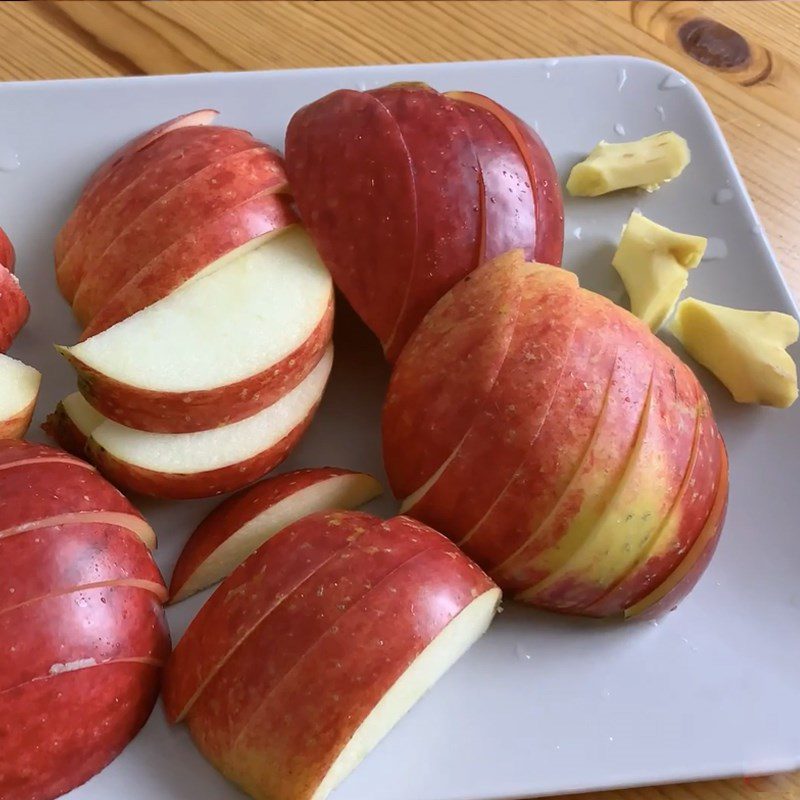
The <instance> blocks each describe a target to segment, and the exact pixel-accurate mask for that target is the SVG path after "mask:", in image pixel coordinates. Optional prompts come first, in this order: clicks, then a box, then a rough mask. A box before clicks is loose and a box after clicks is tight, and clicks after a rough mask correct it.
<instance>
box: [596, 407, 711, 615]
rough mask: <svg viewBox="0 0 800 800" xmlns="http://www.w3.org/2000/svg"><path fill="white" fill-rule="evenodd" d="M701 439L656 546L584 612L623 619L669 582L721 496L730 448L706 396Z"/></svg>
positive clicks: (699, 425) (701, 410) (700, 419)
mask: <svg viewBox="0 0 800 800" xmlns="http://www.w3.org/2000/svg"><path fill="white" fill-rule="evenodd" d="M696 436H697V440H696V441H695V442H694V443H693V447H692V454H691V458H690V462H689V466H688V469H687V471H686V475H685V476H684V481H683V485H682V486H681V487H680V489H679V492H678V496H677V497H676V499H675V501H674V503H673V507H672V509H670V516H669V517H668V518H667V519H666V520H665V521H664V523H663V526H662V529H661V530H660V531H659V533H658V535H657V537H656V538H654V540H653V543H652V545H651V546H650V547H649V548H648V550H647V551H646V553H644V554H643V557H642V558H641V560H640V561H639V562H638V563H637V564H636V565H635V566H634V567H633V568H632V569H631V570H629V571H628V572H627V573H626V574H625V576H624V577H623V578H621V579H620V581H619V582H618V583H616V584H615V585H614V586H613V587H612V588H611V589H609V590H608V591H607V592H606V593H605V594H604V595H603V597H601V598H600V599H599V600H597V601H595V602H594V603H593V604H591V605H590V606H588V607H587V608H586V609H584V611H583V613H584V614H586V615H588V616H599V617H607V616H614V615H621V614H622V613H623V612H624V611H625V609H626V608H629V607H630V606H632V605H634V604H635V603H636V602H638V601H639V600H641V599H643V598H644V597H645V596H647V595H648V594H650V592H651V591H653V590H654V589H655V588H656V587H657V586H659V585H660V584H661V583H663V582H664V581H665V580H666V579H667V578H668V576H669V575H670V574H671V573H672V572H673V571H674V570H675V568H676V567H677V565H678V564H679V563H680V562H681V561H682V560H683V557H684V555H685V554H686V552H687V551H688V550H689V548H691V546H692V545H693V543H694V541H695V540H696V539H697V537H698V536H699V535H700V532H701V531H702V529H703V526H704V524H705V520H706V519H707V518H708V515H709V513H710V509H711V506H712V505H713V503H714V498H715V497H716V494H717V482H718V481H719V480H720V479H721V454H722V452H723V449H724V445H723V447H722V448H721V447H720V442H721V439H720V435H719V431H718V430H717V427H716V425H715V423H714V417H713V414H712V412H711V407H710V405H709V403H708V398H707V397H706V396H705V392H702V394H701V397H700V399H699V413H698V419H697V434H696Z"/></svg>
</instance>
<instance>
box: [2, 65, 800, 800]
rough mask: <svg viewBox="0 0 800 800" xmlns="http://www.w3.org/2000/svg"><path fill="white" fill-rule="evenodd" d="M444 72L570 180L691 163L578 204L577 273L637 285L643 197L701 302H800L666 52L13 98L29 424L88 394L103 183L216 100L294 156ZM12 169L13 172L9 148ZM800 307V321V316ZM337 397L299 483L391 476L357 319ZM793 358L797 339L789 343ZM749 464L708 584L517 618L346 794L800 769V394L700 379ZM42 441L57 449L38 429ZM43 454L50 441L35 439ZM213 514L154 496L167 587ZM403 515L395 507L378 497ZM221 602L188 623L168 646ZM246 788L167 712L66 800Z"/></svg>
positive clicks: (498, 791) (736, 472)
mask: <svg viewBox="0 0 800 800" xmlns="http://www.w3.org/2000/svg"><path fill="white" fill-rule="evenodd" d="M402 80H417V81H427V82H429V83H431V84H432V85H433V86H435V87H436V88H438V89H441V90H446V89H471V90H475V91H478V92H484V93H486V94H488V95H491V96H492V97H493V98H495V99H496V100H499V101H500V102H501V103H504V104H505V105H507V106H509V107H510V108H511V109H512V110H513V111H515V112H516V113H517V114H519V115H520V116H521V117H523V118H524V119H525V120H527V121H528V122H529V123H530V124H532V125H534V126H535V127H536V128H537V129H538V130H539V132H540V133H541V135H542V137H543V138H544V140H545V142H546V143H547V145H548V146H549V147H550V149H551V151H552V153H553V156H554V158H555V161H556V164H557V166H558V168H559V171H560V174H561V176H562V179H563V178H565V177H566V175H567V173H568V170H569V168H570V166H571V165H572V164H573V163H574V162H575V161H576V160H578V159H579V158H581V157H583V155H584V154H585V153H586V152H587V151H588V150H589V149H590V148H591V147H592V146H593V145H594V144H596V143H597V141H598V140H599V139H603V138H605V139H609V140H612V141H614V140H624V139H626V138H627V139H634V138H638V137H640V136H643V135H645V134H650V133H654V132H656V131H659V130H662V129H665V128H669V129H673V130H676V131H678V132H679V133H681V134H682V135H683V136H685V137H686V138H687V139H688V141H689V145H690V147H691V151H692V163H691V166H690V167H689V168H688V169H687V170H686V172H685V174H684V175H682V176H681V177H680V179H679V180H676V181H674V182H672V183H670V184H668V185H666V186H664V187H663V188H662V189H661V190H660V191H658V192H656V193H655V194H653V195H647V194H644V193H635V192H629V193H619V194H617V195H614V196H610V197H605V198H598V199H590V200H568V201H567V220H566V253H565V258H564V263H565V264H566V265H568V266H570V267H572V268H574V269H576V270H577V272H578V273H579V275H580V278H581V282H582V283H583V285H584V286H587V287H589V288H592V289H596V290H599V291H601V292H604V293H605V294H608V295H609V296H610V297H612V298H613V299H615V300H621V299H622V298H623V297H624V295H623V292H622V287H621V284H620V282H619V281H618V279H617V277H616V274H615V272H614V271H613V269H612V268H611V266H610V261H611V254H612V252H613V246H614V243H615V242H616V239H617V237H618V235H619V231H620V228H621V226H622V224H623V222H624V221H625V220H626V219H627V216H628V214H629V213H630V211H631V210H632V209H633V208H634V207H636V206H638V207H640V208H641V209H642V211H643V212H644V213H645V214H647V215H648V216H650V217H653V218H655V219H656V220H657V221H659V222H662V223H664V224H666V225H668V226H670V227H674V228H677V229H678V230H681V231H687V232H696V233H701V234H704V235H707V236H710V237H714V239H712V241H711V244H710V247H709V255H708V257H707V259H706V263H704V264H703V265H702V266H701V267H700V269H698V270H696V271H695V272H693V273H692V277H691V281H690V287H689V289H690V293H691V294H692V295H695V296H697V297H700V298H703V299H707V300H712V301H715V302H719V303H724V304H728V305H733V306H739V307H746V308H758V309H779V310H782V311H789V312H792V311H793V306H792V301H791V299H790V297H789V293H788V292H787V290H786V287H785V285H784V283H783V281H782V279H781V276H780V273H779V271H778V267H777V265H776V263H775V260H774V257H773V255H772V254H771V251H770V249H769V246H768V244H767V242H766V241H765V239H764V235H763V232H762V230H761V227H760V225H759V223H758V220H757V219H756V216H755V213H754V211H753V207H752V205H751V203H750V200H749V198H748V196H747V194H746V192H745V189H744V186H743V185H742V181H741V178H740V177H739V174H738V173H737V171H736V168H735V166H734V164H733V161H732V160H731V156H730V153H729V151H728V148H727V146H726V144H725V142H724V141H723V139H722V136H721V134H720V131H719V129H718V127H717V125H716V123H715V121H714V119H713V118H712V116H711V113H710V111H709V109H708V107H707V106H706V104H705V102H704V101H703V99H702V98H701V96H700V94H699V93H698V92H697V90H696V89H695V88H694V87H693V86H692V85H691V84H688V83H687V82H686V81H685V80H684V79H683V78H681V77H680V76H679V75H678V74H677V73H674V72H672V71H671V70H669V69H668V68H667V67H665V66H663V65H660V64H657V63H655V62H650V61H643V60H638V59H633V58H623V57H587V58H566V59H560V60H555V59H551V60H548V61H508V62H496V63H472V64H439V65H418V66H394V67H363V68H362V67H359V68H344V69H320V70H303V71H287V72H265V73H250V74H218V75H191V76H175V77H159V78H132V79H104V80H92V81H64V82H52V83H20V84H5V85H2V86H0V109H2V112H1V113H0V164H2V165H5V166H13V165H14V164H15V163H16V161H17V160H18V161H19V168H18V169H14V170H12V171H6V172H0V224H2V225H3V226H4V227H6V228H7V230H8V231H9V233H10V235H11V236H12V238H13V240H14V242H15V243H16V245H17V248H18V251H19V261H20V267H19V274H20V277H21V280H22V283H23V285H24V287H25V289H26V290H27V291H28V292H29V294H30V297H31V302H32V306H33V314H32V317H31V322H30V324H29V325H28V327H27V328H26V329H25V331H24V332H23V333H22V335H21V336H20V337H19V339H18V341H17V343H16V344H15V347H14V348H13V351H12V353H13V355H15V356H18V357H20V358H22V359H25V360H26V361H29V362H30V363H33V364H34V365H36V366H37V367H38V368H39V369H41V370H42V371H43V372H44V374H45V380H44V386H43V392H42V396H41V400H40V404H39V413H38V415H37V418H36V424H38V423H39V422H41V420H42V419H43V417H44V416H45V415H46V414H47V413H48V411H50V410H51V409H52V408H53V406H54V405H55V403H56V401H57V400H58V399H59V398H60V397H62V396H63V395H65V394H66V393H68V392H70V391H72V390H73V387H74V378H73V375H72V373H71V371H70V369H69V368H68V366H67V365H66V363H64V362H63V361H62V360H61V359H60V358H59V357H58V356H57V355H56V354H55V353H54V352H53V350H52V348H51V347H50V345H51V343H52V342H61V343H68V342H72V341H74V339H75V336H76V334H77V332H78V330H77V327H76V325H75V323H74V322H73V321H72V318H71V315H70V312H69V309H68V307H67V305H66V304H65V303H64V302H63V301H62V300H61V298H60V296H59V295H58V292H57V290H56V284H55V280H54V276H53V272H52V257H51V246H52V242H53V238H54V236H55V234H56V231H57V229H58V227H59V226H60V224H61V223H62V222H63V220H64V219H65V218H66V216H67V214H68V212H69V209H70V207H71V206H72V204H73V203H74V201H75V198H76V196H77V193H78V191H79V189H80V187H81V185H82V183H83V181H84V180H85V179H86V177H87V176H88V174H89V173H90V171H91V170H92V169H93V168H94V167H95V166H96V165H97V164H98V163H99V162H100V161H101V160H102V159H104V158H105V157H106V156H107V155H108V154H109V152H110V151H111V150H112V149H113V148H115V147H117V146H118V145H119V144H120V143H122V142H123V141H125V140H126V139H128V138H129V137H130V136H132V135H133V134H135V133H138V132H139V131H141V130H143V129H145V128H147V127H149V126H150V125H152V124H154V123H156V122H159V121H161V120H164V119H166V118H169V117H173V116H175V115H176V114H178V113H182V112H185V111H189V110H192V109H195V108H201V107H207V106H212V107H215V108H218V109H219V110H220V111H221V112H222V117H221V123H222V124H226V125H233V126H239V127H243V128H247V129H249V130H251V131H253V133H254V134H255V135H256V136H259V137H261V138H263V139H265V140H266V141H268V142H270V143H271V144H273V145H276V146H278V147H280V146H281V145H282V143H283V133H284V130H285V127H286V124H287V122H288V120H289V118H290V116H291V115H292V113H293V112H294V111H295V110H297V109H298V108H299V107H300V106H302V105H304V104H305V103H308V102H310V101H312V100H314V99H316V98H317V97H319V96H321V95H323V94H325V93H327V92H329V91H332V90H333V89H337V88H340V87H351V88H361V89H364V88H370V87H374V86H378V85H382V84H385V83H389V82H392V81H402ZM15 156H18V159H17V158H15ZM795 313H796V312H795ZM336 338H337V341H338V350H337V361H336V366H335V368H334V374H333V379H332V381H331V385H330V388H329V390H328V393H327V396H326V399H325V401H324V404H323V407H322V409H321V411H320V413H319V414H318V416H317V418H316V420H315V422H314V424H313V426H312V429H311V431H310V432H309V434H308V435H307V436H306V438H305V439H304V441H303V442H302V444H301V446H300V447H299V448H298V449H297V450H296V451H295V452H294V454H293V455H292V457H291V458H290V459H289V460H288V461H287V462H286V463H285V464H284V467H283V468H285V469H289V468H295V467H301V466H315V465H317V466H318V465H326V464H331V465H337V466H346V467H354V468H357V469H363V470H368V471H370V472H373V473H375V474H377V475H379V476H381V477H382V476H383V470H382V466H381V456H380V436H379V414H380V405H381V400H382V394H383V391H384V388H385V384H386V379H387V375H388V371H387V368H386V366H385V365H384V364H383V362H382V359H381V356H380V352H379V348H378V346H377V345H376V343H375V342H374V341H373V340H372V338H371V337H370V335H369V334H368V333H367V331H366V330H365V329H364V328H363V327H362V326H361V324H360V323H359V322H358V321H357V320H356V319H355V318H354V316H353V315H352V313H350V312H349V311H345V310H343V309H340V313H339V317H338V322H337V332H336ZM793 352H794V355H795V358H797V357H798V355H799V353H798V349H797V348H794V351H793ZM699 372H700V376H701V379H702V380H703V382H704V384H705V385H706V387H707V388H708V390H709V392H710V395H711V398H712V402H713V405H714V408H715V409H716V412H717V415H718V418H719V421H720V425H721V428H722V431H723V433H724V435H725V438H726V440H727V442H728V447H729V449H730V456H731V463H732V473H731V475H732V477H731V500H730V509H729V513H728V522H727V525H726V528H725V532H724V535H723V539H722V543H721V545H720V548H719V551H718V554H717V556H716V558H715V560H714V562H713V564H712V566H711V568H710V569H709V571H708V573H707V574H706V575H705V577H704V578H703V579H702V581H701V582H700V585H699V586H698V588H697V589H696V591H694V592H693V593H692V595H691V596H690V597H689V598H688V599H687V600H686V601H685V602H684V603H683V605H682V606H681V607H680V608H679V609H678V610H677V611H676V612H674V613H673V614H671V615H669V616H668V617H667V618H665V619H664V620H663V621H662V622H661V623H660V624H658V625H656V624H655V623H652V624H641V623H640V624H629V625H618V624H604V623H596V622H587V621H580V620H571V619H565V618H559V617H555V616H551V615H546V614H540V613H536V612H534V611H531V610H527V609H523V608H514V607H509V608H507V609H506V611H505V613H504V614H503V615H502V616H501V617H500V618H499V620H498V621H497V622H496V624H495V625H494V627H493V628H492V630H491V632H490V633H489V634H488V635H487V636H486V637H485V638H484V639H483V640H482V641H481V642H480V643H479V644H478V645H477V646H476V647H475V648H474V649H473V650H472V651H471V652H470V653H469V654H468V656H467V657H466V658H464V659H463V661H462V662H460V663H459V664H458V665H457V666H456V667H455V668H454V669H453V670H452V671H451V672H450V673H449V674H448V675H447V676H446V677H445V678H444V679H443V680H442V681H441V682H440V683H439V684H438V685H437V686H436V687H435V688H434V690H433V691H431V693H430V694H429V695H428V696H427V697H425V698H424V699H423V700H422V702H420V703H419V705H418V706H417V707H416V708H414V709H413V711H412V712H411V713H410V714H409V715H408V716H407V717H406V718H405V719H404V720H403V721H402V722H401V723H400V724H399V725H398V726H397V728H396V729H395V730H394V731H392V733H391V734H390V735H389V736H388V738H387V739H386V740H385V741H384V742H383V743H382V744H381V745H380V747H379V748H378V749H377V750H376V751H375V752H374V753H373V754H372V755H370V756H369V757H368V758H367V760H366V761H365V763H364V764H363V766H362V767H361V768H359V769H358V770H357V771H356V773H355V774H354V775H353V776H351V777H350V779H348V780H347V781H346V782H345V784H344V785H342V787H341V788H340V789H339V790H338V791H337V792H336V794H335V797H336V800H364V798H369V799H370V800H409V798H413V800H477V799H479V798H480V800H489V799H490V798H492V799H494V798H512V797H524V796H533V795H543V794H552V793H559V792H567V791H578V790H587V789H599V788H606V787H617V786H624V785H634V784H651V783H659V782H667V781H677V780H688V779H699V778H707V777H712V776H726V775H733V774H741V773H750V774H755V773H763V772H772V771H779V770H788V769H791V768H796V767H800V724H798V720H800V672H799V671H798V665H799V664H800V579H798V575H800V535H798V510H800V492H798V488H797V473H798V468H799V467H800V462H799V461H798V444H800V404H798V405H796V406H795V407H794V408H792V409H790V410H788V411H775V410H769V409H761V408H751V407H741V406H736V405H735V404H734V403H733V402H731V401H730V399H729V397H728V396H727V394H726V392H725V391H724V390H722V389H721V388H720V387H719V386H718V385H717V384H716V382H715V381H714V380H713V379H712V378H710V376H708V375H707V374H706V373H704V372H703V371H702V370H699ZM32 435H33V437H34V438H39V439H42V436H41V434H39V433H38V430H37V429H36V428H35V429H34V430H33V433H32ZM42 440H43V439H42ZM212 504H213V501H203V502H201V501H198V502H185V503H153V502H145V503H144V504H143V508H144V510H145V512H146V513H147V514H148V516H149V518H150V520H151V521H152V522H153V524H154V527H155V528H156V530H157V531H158V533H159V536H160V541H161V548H160V550H159V554H158V558H159V562H160V564H161V566H162V568H163V569H164V572H165V574H166V575H167V576H169V574H170V571H171V568H172V564H173V563H174V561H175V558H176V557H177V554H178V552H179V550H180V548H181V546H182V544H183V542H184V540H185V539H186V537H187V536H188V534H189V533H190V531H191V530H192V529H193V527H194V525H195V524H196V523H197V521H198V520H199V519H200V518H201V516H202V515H203V514H204V512H205V511H206V510H207V509H208V508H209V507H210V506H211V505H212ZM373 510H375V511H376V512H378V513H382V514H387V515H388V514H391V513H392V512H393V511H394V510H395V504H394V502H393V501H392V499H391V498H390V497H385V498H383V499H382V500H381V501H380V502H377V503H375V505H374V509H373ZM204 599H205V597H199V598H194V599H193V600H192V601H189V602H186V603H183V604H181V605H180V606H179V607H177V608H174V609H171V610H170V612H169V619H170V623H171V625H172V631H173V635H174V637H175V639H176V640H177V638H178V637H179V636H180V635H181V634H182V632H183V630H184V628H185V626H186V624H187V623H188V621H189V619H190V618H191V617H192V616H193V615H194V613H195V612H196V610H197V609H198V608H199V606H200V603H201V602H202V601H203V600H204ZM109 797H125V798H127V799H128V800H145V799H146V800H150V799H151V798H153V797H157V798H160V800H172V799H173V798H174V800H179V799H181V798H186V799H187V800H188V798H191V800H212V799H213V800H220V798H236V797H240V795H239V794H238V792H237V791H236V790H235V789H234V788H233V787H232V786H230V785H229V784H227V783H226V782H225V781H224V780H223V779H222V778H221V777H220V776H219V775H217V774H216V773H215V771H214V770H213V769H212V768H211V767H210V766H209V765H208V764H206V763H205V762H204V760H203V759H202V758H201V756H200V755H199V754H198V753H197V751H196V750H195V749H194V747H193V746H192V744H191V742H190V740H189V737H188V735H187V733H186V732H185V730H184V729H183V728H177V729H173V730H170V729H169V728H168V726H167V724H166V723H165V721H164V718H163V714H162V712H161V709H160V708H157V709H156V711H155V713H154V714H153V716H152V718H151V720H150V722H149V723H148V725H147V727H146V728H145V730H144V731H143V733H142V734H141V735H140V736H139V737H138V738H137V740H136V741H135V742H134V743H133V744H132V745H131V746H130V747H128V749H127V750H126V751H125V752H124V754H123V755H122V756H121V757H120V758H119V759H118V760H117V761H116V762H115V763H114V764H113V765H111V766H110V767H109V768H108V769H106V770H105V771H104V772H103V773H102V774H101V775H99V776H97V777H96V778H94V779H93V780H92V781H90V782H89V783H88V784H87V785H86V786H84V787H82V788H80V789H78V790H76V791H74V792H73V793H72V794H71V795H70V798H71V800H101V799H102V798H109Z"/></svg>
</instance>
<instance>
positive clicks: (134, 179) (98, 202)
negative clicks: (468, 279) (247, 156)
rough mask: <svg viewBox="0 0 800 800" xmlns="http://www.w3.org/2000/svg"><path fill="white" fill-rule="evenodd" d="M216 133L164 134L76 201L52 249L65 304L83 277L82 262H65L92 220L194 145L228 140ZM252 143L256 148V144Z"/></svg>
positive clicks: (189, 130)
mask: <svg viewBox="0 0 800 800" xmlns="http://www.w3.org/2000/svg"><path fill="white" fill-rule="evenodd" d="M217 130H220V129H216V130H213V131H209V130H208V129H206V128H204V127H197V126H195V127H190V128H182V129H179V130H175V131H171V132H169V133H166V134H164V135H163V136H161V137H159V139H157V140H156V141H155V142H153V143H152V144H151V145H150V146H149V147H146V148H145V149H144V150H139V151H137V152H135V153H132V154H131V155H130V156H128V157H126V158H125V159H124V160H123V161H122V162H120V164H119V165H118V166H117V167H116V168H115V169H113V170H112V171H111V173H110V174H109V175H108V176H107V177H106V178H105V179H104V180H103V181H102V183H100V184H98V186H97V188H96V189H95V190H93V191H91V192H89V193H86V192H84V193H83V194H82V195H81V196H80V197H79V198H78V202H77V205H76V206H75V209H74V210H73V212H72V214H71V215H70V217H69V219H67V221H66V223H65V224H64V227H63V228H62V229H61V231H60V232H59V234H58V236H57V237H56V246H55V264H56V279H57V282H58V286H59V289H60V290H61V294H62V295H63V296H64V298H65V299H66V300H67V301H68V302H70V303H71V302H72V299H73V297H74V296H75V292H76V290H77V288H78V284H79V283H80V281H81V278H82V277H83V273H82V269H83V264H84V262H83V261H82V260H72V259H71V260H70V263H71V267H70V269H65V265H64V262H65V260H66V259H67V257H68V256H69V253H70V251H71V250H72V249H73V248H74V247H76V246H78V244H79V243H80V242H81V239H82V238H83V236H84V235H86V234H87V233H88V232H90V231H91V228H92V220H94V219H95V218H96V217H97V215H98V214H99V213H100V212H101V211H102V210H103V209H104V208H106V207H107V206H110V205H112V203H113V202H114V201H115V200H116V198H117V197H118V196H119V195H120V194H121V193H123V192H125V193H134V194H135V192H136V191H137V190H138V189H140V188H141V187H143V186H145V185H146V183H147V182H148V181H149V179H150V176H151V174H152V173H153V172H155V173H156V174H159V173H160V172H161V171H162V170H166V169H170V168H174V164H175V163H176V162H178V161H180V160H181V159H182V158H183V157H184V155H185V153H186V151H187V149H189V148H192V147H194V146H196V144H195V143H196V142H198V141H201V142H208V141H214V142H219V141H221V140H224V139H225V138H226V137H227V134H226V130H227V129H224V128H223V129H221V130H222V133H221V134H220V135H217V133H216V131H217ZM252 143H253V145H255V144H257V142H256V141H255V140H253V142H252ZM66 243H68V246H67V244H66Z"/></svg>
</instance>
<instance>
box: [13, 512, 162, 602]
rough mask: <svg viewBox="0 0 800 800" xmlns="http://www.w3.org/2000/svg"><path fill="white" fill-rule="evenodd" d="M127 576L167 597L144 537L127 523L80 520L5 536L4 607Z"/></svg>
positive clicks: (131, 581) (132, 583)
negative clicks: (125, 524) (120, 525)
mask: <svg viewBox="0 0 800 800" xmlns="http://www.w3.org/2000/svg"><path fill="white" fill-rule="evenodd" d="M117 581H125V583H126V584H127V585H129V586H138V587H140V588H143V589H148V590H149V591H151V592H152V593H153V594H154V595H155V596H156V597H157V598H158V599H159V601H161V602H163V601H164V600H166V598H167V591H166V588H165V587H164V581H163V579H162V577H161V573H160V572H159V571H158V567H157V566H156V563H155V561H153V558H152V556H151V555H150V551H149V550H148V549H147V548H146V547H145V546H144V544H143V543H142V541H141V539H139V538H138V537H137V536H135V535H133V534H132V533H131V532H130V531H128V530H126V529H125V528H119V527H117V526H116V525H107V524H103V523H97V522H94V523H80V522H79V523H74V524H72V525H57V526H53V527H47V528H38V529H37V530H36V533H35V535H27V534H20V535H17V536H7V537H3V538H2V539H1V540H0V613H2V612H4V611H7V610H8V609H10V608H15V607H16V606H20V605H23V604H25V603H29V602H31V601H33V600H36V599H39V598H42V597H46V596H48V595H57V594H65V593H67V592H71V591H73V590H74V589H77V588H78V587H80V586H97V585H101V584H109V583H114V582H117Z"/></svg>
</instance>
